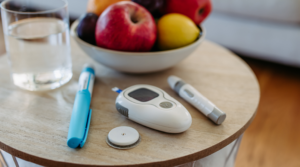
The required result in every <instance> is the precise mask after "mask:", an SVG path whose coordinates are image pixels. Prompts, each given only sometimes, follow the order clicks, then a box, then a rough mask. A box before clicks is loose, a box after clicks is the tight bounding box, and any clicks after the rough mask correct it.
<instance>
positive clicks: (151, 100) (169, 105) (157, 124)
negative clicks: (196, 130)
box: [116, 85, 192, 133]
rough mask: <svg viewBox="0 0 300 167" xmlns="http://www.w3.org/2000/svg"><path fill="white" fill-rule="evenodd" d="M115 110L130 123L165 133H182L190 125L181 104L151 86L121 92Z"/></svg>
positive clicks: (190, 122)
mask: <svg viewBox="0 0 300 167" xmlns="http://www.w3.org/2000/svg"><path fill="white" fill-rule="evenodd" d="M116 108H117V110H118V111H119V113H121V114H122V115H124V116H126V117H128V118H129V119H130V120H132V121H135V122H137V123H139V124H142V125H144V126H147V127H150V128H153V129H156V130H159V131H163V132H167V133H180V132H184V131H186V130H187V129H188V128H189V127H190V126H191V124H192V117H191V115H190V113H189V112H188V110H187V109H186V108H185V107H184V106H183V105H182V104H180V103H179V102H178V101H177V100H175V99H174V98H172V97H171V96H170V95H168V94H167V93H166V92H164V91H163V90H161V89H159V88H157V87H155V86H151V85H134V86H131V87H129V88H127V89H125V90H123V91H122V92H121V93H120V94H119V96H118V97H117V99H116Z"/></svg>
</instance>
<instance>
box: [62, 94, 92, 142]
mask: <svg viewBox="0 0 300 167" xmlns="http://www.w3.org/2000/svg"><path fill="white" fill-rule="evenodd" d="M90 102H91V97H90V93H89V91H87V90H84V91H79V92H77V94H76V97H75V101H74V107H73V111H72V116H71V121H70V125H69V133H68V140H67V144H68V146H69V147H71V148H77V147H82V146H83V145H84V142H85V140H86V137H87V134H88V129H89V126H90V121H91V110H90Z"/></svg>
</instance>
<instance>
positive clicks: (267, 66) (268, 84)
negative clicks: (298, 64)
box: [236, 58, 300, 167]
mask: <svg viewBox="0 0 300 167" xmlns="http://www.w3.org/2000/svg"><path fill="white" fill-rule="evenodd" d="M244 60H245V61H246V62H247V63H248V64H249V65H250V67H251V68H252V70H253V71H254V73H255V74H256V77H257V79H258V81H259V84H260V88H261V99H260V104H259V107H258V110H257V115H256V117H255V119H254V121H253V122H252V124H251V125H250V127H249V128H248V129H247V130H246V132H245V135H244V138H243V140H242V143H241V146H240V150H239V153H238V156H237V160H236V167H277V166H284V167H300V121H299V118H300V105H299V104H300V69H297V68H292V67H286V66H283V65H278V64H273V63H267V62H263V61H258V60H253V59H249V58H244Z"/></svg>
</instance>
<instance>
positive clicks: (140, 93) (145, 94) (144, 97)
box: [128, 88, 159, 102]
mask: <svg viewBox="0 0 300 167" xmlns="http://www.w3.org/2000/svg"><path fill="white" fill-rule="evenodd" d="M128 95H129V96H130V97H132V98H134V99H136V100H138V101H140V102H147V101H150V100H152V99H154V98H156V97H158V96H159V94H158V93H156V92H153V91H152V90H149V89H146V88H140V89H137V90H135V91H132V92H130V93H129V94H128Z"/></svg>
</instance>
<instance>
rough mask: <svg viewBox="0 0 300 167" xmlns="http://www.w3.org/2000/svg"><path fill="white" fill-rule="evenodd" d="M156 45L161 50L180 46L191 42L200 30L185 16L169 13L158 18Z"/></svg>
mask: <svg viewBox="0 0 300 167" xmlns="http://www.w3.org/2000/svg"><path fill="white" fill-rule="evenodd" d="M157 30H158V47H159V49H161V50H169V49H175V48H180V47H183V46H186V45H188V44H191V43H193V42H194V41H195V40H196V39H197V38H198V36H199V33H200V30H199V29H198V27H197V26H196V24H195V23H194V22H193V21H192V20H191V19H190V18H189V17H187V16H185V15H182V14H178V13H170V14H167V15H164V16H163V17H162V18H160V19H159V20H158V23H157Z"/></svg>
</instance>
